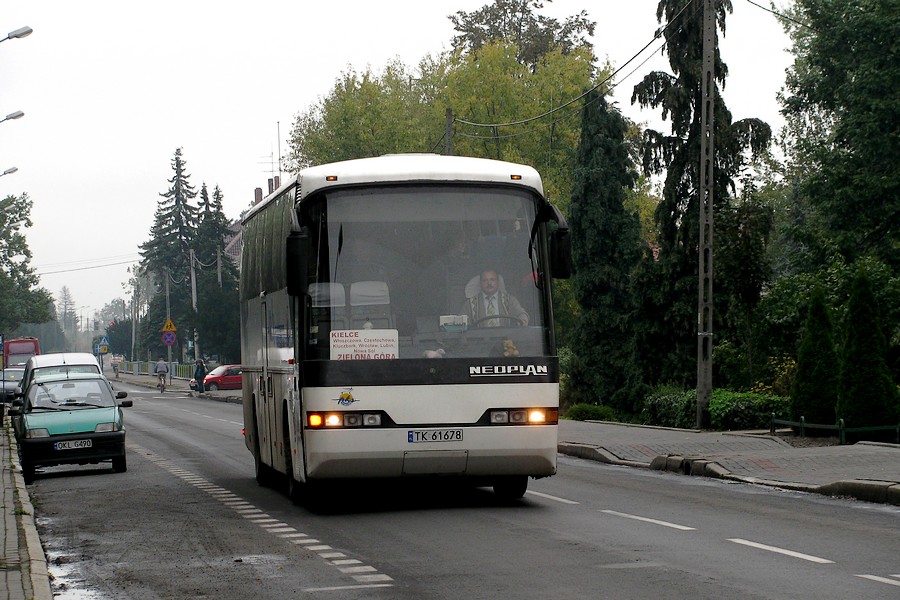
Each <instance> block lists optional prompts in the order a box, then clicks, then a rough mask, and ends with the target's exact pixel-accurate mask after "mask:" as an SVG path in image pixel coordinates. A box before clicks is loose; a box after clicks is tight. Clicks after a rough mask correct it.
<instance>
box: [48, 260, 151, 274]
mask: <svg viewBox="0 0 900 600" xmlns="http://www.w3.org/2000/svg"><path fill="white" fill-rule="evenodd" d="M130 264H134V261H133V260H125V261H122V262H114V263H106V264H102V265H94V266H92V267H75V268H74V269H61V270H59V271H46V272H43V273H40V272H36V273H35V274H36V275H56V274H58V273H73V272H75V271H89V270H91V269H102V268H104V267H115V266H118V265H130Z"/></svg>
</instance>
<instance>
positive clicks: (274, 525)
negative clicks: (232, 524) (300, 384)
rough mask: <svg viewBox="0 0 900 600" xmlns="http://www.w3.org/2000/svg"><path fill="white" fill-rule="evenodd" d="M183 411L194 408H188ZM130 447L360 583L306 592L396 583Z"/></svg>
mask: <svg viewBox="0 0 900 600" xmlns="http://www.w3.org/2000/svg"><path fill="white" fill-rule="evenodd" d="M184 412H191V411H187V410H185V411H184ZM192 414H198V413H192ZM219 420H221V419H219ZM229 422H230V421H229ZM128 446H129V448H131V449H132V450H134V451H136V452H140V453H141V454H142V455H143V456H144V457H146V458H147V459H148V460H150V461H151V462H153V463H156V465H157V466H159V467H160V468H162V469H164V470H166V471H168V472H169V473H171V474H172V475H175V476H176V477H178V478H179V479H181V480H182V481H184V482H186V483H189V484H191V485H193V486H194V487H196V488H197V489H199V490H201V491H204V492H206V493H207V494H209V495H210V497H211V498H213V499H215V500H218V501H219V502H221V503H222V505H223V506H225V507H227V508H230V509H231V510H233V511H234V512H235V513H236V514H238V515H240V516H241V517H243V518H245V519H247V521H249V522H250V523H253V524H254V525H256V526H257V527H259V528H261V529H262V530H263V531H267V532H269V533H271V534H272V535H275V536H277V537H279V538H281V539H283V540H284V541H286V542H289V543H291V544H294V545H296V546H303V547H304V549H306V550H309V551H310V552H315V553H317V554H318V556H319V558H321V559H323V560H325V561H326V562H327V563H329V564H330V565H332V566H334V567H335V568H337V569H338V571H340V572H341V573H343V574H345V575H349V576H351V577H352V578H353V579H354V580H355V581H357V582H358V585H352V586H337V587H330V588H311V589H307V590H304V591H306V592H316V591H320V592H324V591H342V590H354V589H366V588H373V587H391V586H392V585H393V584H392V583H391V582H392V581H394V580H393V578H391V577H390V576H388V575H385V574H384V573H379V572H378V569H376V568H375V567H373V566H370V565H365V564H363V562H362V561H361V560H357V559H355V558H348V557H347V555H346V554H344V553H343V552H336V551H335V549H334V548H332V547H331V546H329V545H327V544H324V543H322V542H321V541H319V540H317V539H314V538H311V537H309V535H307V534H305V533H302V532H300V531H297V530H296V529H295V528H294V527H292V526H290V525H288V524H287V523H284V522H282V521H280V520H279V519H275V518H272V517H271V516H270V515H268V514H266V513H265V512H263V511H262V510H260V509H258V508H256V507H255V506H254V505H253V504H251V503H250V502H246V501H245V500H243V499H242V498H241V497H240V496H238V495H237V494H234V493H232V492H231V491H229V490H227V489H226V488H223V487H221V486H219V485H216V484H214V483H212V482H211V481H209V480H207V479H205V478H203V477H200V476H199V475H196V474H195V473H191V472H190V471H187V470H185V469H182V468H179V467H176V466H174V465H173V464H172V463H170V462H169V461H167V460H166V459H164V458H162V457H159V456H157V455H155V454H153V453H152V452H150V451H149V450H147V449H146V448H141V447H140V446H136V445H134V444H131V443H129V444H128Z"/></svg>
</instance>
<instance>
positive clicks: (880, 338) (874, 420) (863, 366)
mask: <svg viewBox="0 0 900 600" xmlns="http://www.w3.org/2000/svg"><path fill="white" fill-rule="evenodd" d="M878 312H879V311H878V305H877V304H876V303H875V297H874V295H873V294H872V284H871V281H870V280H869V276H868V275H867V274H866V272H865V270H863V269H860V270H859V272H858V273H857V275H856V278H855V279H854V280H853V288H852V289H851V291H850V300H849V306H848V309H847V316H846V319H847V321H846V323H845V324H844V330H845V338H844V344H843V348H842V349H841V374H840V384H839V387H838V402H837V417H838V418H839V419H844V424H845V425H846V426H847V427H870V426H878V425H896V424H897V420H898V419H900V399H898V394H897V387H896V386H895V385H894V383H893V381H891V373H890V370H889V369H888V366H887V360H886V357H887V341H886V339H885V336H884V329H883V324H882V323H881V321H880V319H879V315H878Z"/></svg>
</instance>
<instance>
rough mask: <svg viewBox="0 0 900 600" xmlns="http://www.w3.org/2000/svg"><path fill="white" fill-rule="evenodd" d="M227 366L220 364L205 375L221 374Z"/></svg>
mask: <svg viewBox="0 0 900 600" xmlns="http://www.w3.org/2000/svg"><path fill="white" fill-rule="evenodd" d="M227 368H228V366H227V365H220V366H218V367H216V368H215V369H213V370H212V371H210V372H209V374H208V375H207V377H209V376H211V375H212V376H216V375H222V374H223V373H224V372H225V369H227Z"/></svg>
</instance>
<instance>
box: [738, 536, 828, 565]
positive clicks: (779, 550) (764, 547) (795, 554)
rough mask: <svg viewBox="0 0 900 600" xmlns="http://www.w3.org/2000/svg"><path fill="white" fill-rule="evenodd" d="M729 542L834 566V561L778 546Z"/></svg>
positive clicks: (740, 540)
mask: <svg viewBox="0 0 900 600" xmlns="http://www.w3.org/2000/svg"><path fill="white" fill-rule="evenodd" d="M728 541H729V542H734V543H735V544H741V545H743V546H750V547H751V548H758V549H760V550H766V551H768V552H775V553H776V554H784V555H785V556H792V557H794V558H799V559H801V560H808V561H809V562H814V563H819V564H820V565H831V564H834V561H833V560H828V559H827V558H820V557H818V556H813V555H811V554H803V553H802V552H794V551H793V550H786V549H784V548H778V547H776V546H767V545H766V544H760V543H757V542H751V541H749V540H742V539H741V538H729V540H728Z"/></svg>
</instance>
